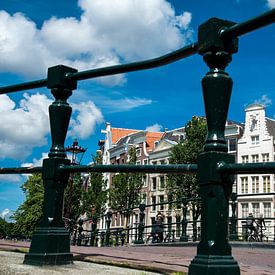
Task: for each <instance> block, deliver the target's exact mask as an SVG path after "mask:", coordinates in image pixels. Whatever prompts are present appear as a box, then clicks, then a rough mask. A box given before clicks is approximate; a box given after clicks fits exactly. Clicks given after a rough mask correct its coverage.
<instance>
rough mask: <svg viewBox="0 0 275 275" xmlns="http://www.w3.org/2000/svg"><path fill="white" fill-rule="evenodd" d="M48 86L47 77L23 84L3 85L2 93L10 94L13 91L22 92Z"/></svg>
mask: <svg viewBox="0 0 275 275" xmlns="http://www.w3.org/2000/svg"><path fill="white" fill-rule="evenodd" d="M46 86H47V79H40V80H36V81H30V82H25V83H21V84H16V85H10V86H6V87H2V88H0V95H2V94H9V93H13V92H20V91H25V90H32V89H37V88H42V87H46Z"/></svg>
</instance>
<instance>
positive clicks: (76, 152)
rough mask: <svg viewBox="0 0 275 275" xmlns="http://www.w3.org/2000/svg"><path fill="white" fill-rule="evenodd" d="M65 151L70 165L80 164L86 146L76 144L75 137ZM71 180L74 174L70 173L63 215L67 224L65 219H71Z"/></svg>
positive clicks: (72, 180)
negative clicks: (68, 155)
mask: <svg viewBox="0 0 275 275" xmlns="http://www.w3.org/2000/svg"><path fill="white" fill-rule="evenodd" d="M65 150H66V152H69V153H70V155H71V156H70V160H71V164H72V165H77V164H80V162H81V160H82V158H83V156H84V154H85V152H86V150H87V148H83V147H81V146H80V145H78V141H77V139H75V140H74V141H73V144H72V145H71V146H68V147H67V148H65ZM73 182H74V175H73V174H70V177H69V182H68V189H69V192H67V197H66V198H65V200H66V209H64V212H65V213H64V217H65V223H66V224H67V221H69V220H70V219H71V211H72V194H73Z"/></svg>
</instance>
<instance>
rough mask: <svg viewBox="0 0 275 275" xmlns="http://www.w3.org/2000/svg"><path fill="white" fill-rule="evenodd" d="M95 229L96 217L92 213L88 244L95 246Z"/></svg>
mask: <svg viewBox="0 0 275 275" xmlns="http://www.w3.org/2000/svg"><path fill="white" fill-rule="evenodd" d="M96 231H97V217H96V216H95V215H93V216H92V225H91V239H90V246H95V239H96Z"/></svg>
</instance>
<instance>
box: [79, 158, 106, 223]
mask: <svg viewBox="0 0 275 275" xmlns="http://www.w3.org/2000/svg"><path fill="white" fill-rule="evenodd" d="M93 162H94V164H95V165H100V164H102V156H101V155H100V154H98V153H97V154H96V155H95V156H93ZM88 180H89V182H88V183H89V184H88V190H87V191H86V192H84V194H83V209H84V210H85V211H86V213H87V216H88V218H91V216H92V215H93V216H95V217H99V216H100V215H102V214H103V213H104V212H105V210H106V209H105V208H106V202H107V198H108V191H107V190H106V186H107V183H106V180H104V179H103V174H102V173H90V175H89V177H88Z"/></svg>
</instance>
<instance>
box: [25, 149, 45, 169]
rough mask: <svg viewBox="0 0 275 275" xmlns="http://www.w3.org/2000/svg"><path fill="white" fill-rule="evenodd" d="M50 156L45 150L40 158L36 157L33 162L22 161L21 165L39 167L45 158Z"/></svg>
mask: <svg viewBox="0 0 275 275" xmlns="http://www.w3.org/2000/svg"><path fill="white" fill-rule="evenodd" d="M45 158H48V153H45V152H43V153H42V154H41V158H40V159H36V158H34V159H33V160H32V162H25V163H22V165H21V167H37V166H42V162H43V159H45Z"/></svg>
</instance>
